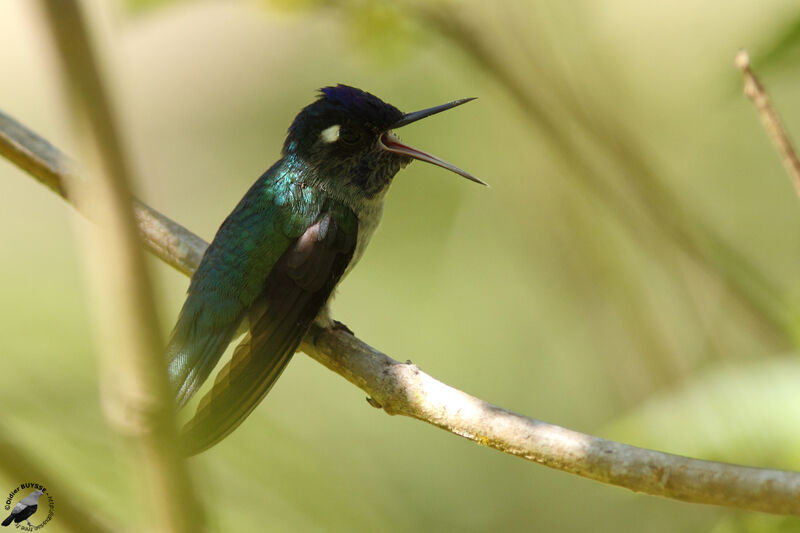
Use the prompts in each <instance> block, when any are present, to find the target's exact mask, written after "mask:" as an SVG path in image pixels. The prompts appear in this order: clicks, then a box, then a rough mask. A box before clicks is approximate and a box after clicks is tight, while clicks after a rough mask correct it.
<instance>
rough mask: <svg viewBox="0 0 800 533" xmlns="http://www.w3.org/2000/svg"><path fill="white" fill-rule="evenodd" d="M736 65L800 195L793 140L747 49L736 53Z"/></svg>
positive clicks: (799, 172) (745, 91)
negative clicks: (754, 70)
mask: <svg viewBox="0 0 800 533" xmlns="http://www.w3.org/2000/svg"><path fill="white" fill-rule="evenodd" d="M736 67H737V68H738V69H739V70H741V71H742V75H743V76H744V94H745V95H746V96H747V97H748V98H749V99H750V100H751V101H752V102H753V105H754V106H755V107H756V111H758V116H759V117H760V118H761V123H762V124H763V125H764V129H766V130H767V134H769V138H770V139H771V140H772V144H774V145H775V149H776V150H777V151H778V155H780V158H781V162H783V166H784V167H785V168H786V172H787V173H788V174H789V178H790V179H791V180H792V185H794V190H795V192H796V193H797V194H798V196H800V160H798V159H797V153H796V152H795V151H794V147H792V142H791V141H790V140H789V136H788V135H787V134H786V129H785V128H784V127H783V124H781V119H780V117H778V113H776V112H775V108H773V107H772V104H771V103H770V101H769V96H768V95H767V91H766V90H765V89H764V86H763V85H761V82H760V81H759V80H758V78H757V77H756V75H755V73H753V71H752V69H751V68H750V55H749V54H748V53H747V51H746V50H741V51H740V52H739V53H738V54H736Z"/></svg>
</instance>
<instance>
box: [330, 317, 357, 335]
mask: <svg viewBox="0 0 800 533" xmlns="http://www.w3.org/2000/svg"><path fill="white" fill-rule="evenodd" d="M331 329H333V330H339V331H344V332H345V333H349V334H350V335H353V336H355V333H353V330H352V329H350V328H348V327H347V326H345V325H344V324H342V323H341V322H339V321H338V320H334V321H333V327H331Z"/></svg>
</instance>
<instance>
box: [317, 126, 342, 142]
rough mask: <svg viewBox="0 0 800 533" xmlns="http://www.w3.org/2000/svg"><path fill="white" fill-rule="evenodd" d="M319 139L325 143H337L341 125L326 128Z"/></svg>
mask: <svg viewBox="0 0 800 533" xmlns="http://www.w3.org/2000/svg"><path fill="white" fill-rule="evenodd" d="M319 137H320V139H322V142H324V143H327V144H330V143H335V142H336V141H338V140H339V125H338V124H334V125H333V126H330V127H328V128H325V129H324V130H322V133H320V135H319Z"/></svg>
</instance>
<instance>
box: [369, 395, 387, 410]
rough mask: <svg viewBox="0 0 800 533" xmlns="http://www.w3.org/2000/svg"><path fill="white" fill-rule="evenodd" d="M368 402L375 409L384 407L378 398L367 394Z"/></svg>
mask: <svg viewBox="0 0 800 533" xmlns="http://www.w3.org/2000/svg"><path fill="white" fill-rule="evenodd" d="M367 403H368V404H370V405H371V406H372V407H374V408H375V409H383V406H382V405H381V404H380V403H378V400H376V399H375V398H373V397H371V396H367Z"/></svg>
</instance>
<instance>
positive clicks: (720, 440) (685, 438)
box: [604, 354, 800, 468]
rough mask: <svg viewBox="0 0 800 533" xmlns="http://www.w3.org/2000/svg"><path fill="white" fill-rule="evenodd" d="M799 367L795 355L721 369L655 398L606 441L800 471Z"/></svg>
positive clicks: (623, 421)
mask: <svg viewBox="0 0 800 533" xmlns="http://www.w3.org/2000/svg"><path fill="white" fill-rule="evenodd" d="M797 420H800V361H798V360H797V357H796V355H794V354H792V355H788V356H786V357H785V358H781V359H773V360H766V361H764V360H762V361H759V362H757V363H755V364H749V365H742V366H737V367H715V368H711V369H709V371H707V372H706V373H705V374H704V375H702V376H700V377H699V378H697V379H696V380H693V381H692V382H690V383H687V384H686V385H685V386H684V387H682V388H680V389H677V390H672V391H669V392H667V393H664V394H659V395H656V396H654V397H653V398H652V399H651V400H650V401H649V402H647V403H645V404H644V405H642V406H641V407H639V408H637V409H635V410H634V411H633V412H631V413H629V414H627V415H624V416H623V417H621V418H619V419H618V420H616V421H615V422H613V423H612V424H610V425H609V426H608V427H607V428H605V429H606V430H607V431H605V432H604V434H606V435H608V436H609V437H610V438H612V439H614V440H620V441H622V442H630V443H635V444H637V445H640V446H645V447H650V448H657V449H659V450H664V451H668V452H670V453H678V454H681V455H688V456H693V457H700V458H703V459H714V460H721V461H729V462H736V463H747V464H750V463H752V464H755V465H761V466H773V467H779V468H795V467H797V465H798V464H800V452H798V449H800V424H798V423H797Z"/></svg>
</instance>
